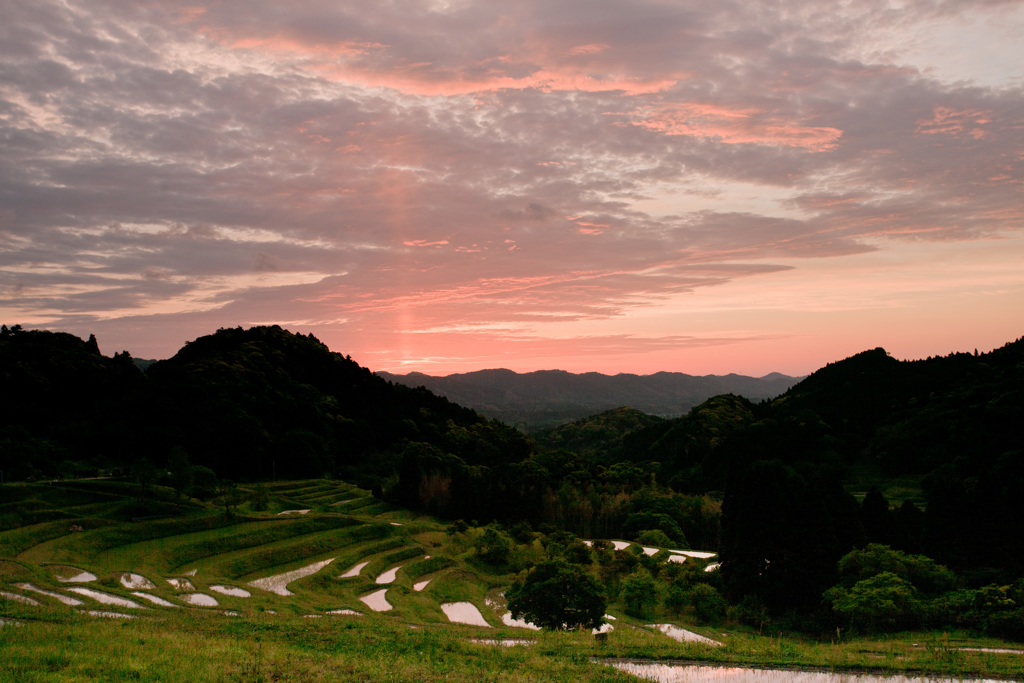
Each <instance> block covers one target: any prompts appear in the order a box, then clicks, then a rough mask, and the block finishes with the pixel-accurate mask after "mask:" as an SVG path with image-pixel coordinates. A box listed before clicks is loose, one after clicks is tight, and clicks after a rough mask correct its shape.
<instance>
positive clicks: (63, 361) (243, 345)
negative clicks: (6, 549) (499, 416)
mask: <svg viewBox="0 0 1024 683" xmlns="http://www.w3.org/2000/svg"><path fill="white" fill-rule="evenodd" d="M0 381H2V382H3V385H4V387H5V389H6V391H5V393H4V410H3V411H2V412H0V443H2V444H3V445H4V448H3V449H2V450H0V469H2V470H3V471H4V472H5V473H6V474H7V477H8V478H9V479H11V478H13V479H25V478H28V477H34V478H39V477H48V478H54V477H60V476H63V475H65V474H72V473H73V471H74V470H75V469H76V468H77V469H79V470H81V471H82V472H88V471H93V472H94V473H95V471H98V470H100V469H103V470H109V469H111V468H119V469H127V468H129V467H131V466H133V465H135V464H137V463H139V462H140V461H141V460H147V461H149V462H151V463H152V464H155V465H157V466H160V467H163V466H165V465H166V463H168V462H169V461H170V459H171V456H172V454H173V453H178V454H184V456H185V457H187V458H188V459H189V460H190V462H191V463H192V464H194V465H202V466H204V467H208V468H210V469H212V470H213V471H214V472H216V473H217V474H218V475H220V476H221V477H227V478H230V479H234V480H240V481H252V480H259V479H271V478H278V477H297V476H319V475H323V474H335V475H339V476H341V475H344V476H350V477H352V478H353V479H355V480H357V481H359V482H361V483H363V484H365V485H366V486H367V487H368V488H372V487H374V486H377V487H378V488H379V487H380V486H381V485H382V483H383V481H384V480H385V479H387V478H388V477H391V476H393V475H394V474H395V473H396V471H397V467H398V463H399V462H400V460H401V457H402V451H403V449H405V448H406V446H407V445H408V444H409V443H422V444H425V445H427V446H430V447H434V448H440V449H442V450H444V451H445V452H449V453H452V454H454V455H456V456H459V457H463V456H464V457H467V458H470V459H472V458H474V457H475V458H485V457H486V456H485V455H484V454H486V453H489V452H496V451H498V450H500V452H501V453H502V456H501V457H502V458H505V459H510V460H514V459H517V458H518V459H522V458H524V457H526V456H527V455H528V454H529V452H530V449H531V446H530V444H529V443H528V442H527V441H526V440H525V438H523V437H522V435H520V434H519V433H518V432H515V431H514V430H512V429H511V428H507V427H505V426H504V425H501V424H500V423H496V422H488V421H487V420H485V419H484V418H482V417H481V416H479V415H477V414H476V413H475V412H474V411H472V410H469V409H467V408H462V407H460V406H457V405H455V404H453V403H451V402H449V401H448V400H446V399H444V398H441V397H438V396H435V395H433V394H431V393H430V392H428V391H426V390H423V389H411V388H408V387H405V386H402V385H392V384H390V383H388V382H387V381H385V380H383V379H381V378H379V377H377V376H375V375H374V374H373V373H371V372H370V371H368V370H366V369H365V368H362V367H360V366H359V365H358V364H357V363H356V362H355V361H353V360H352V359H351V358H347V357H345V356H342V355H341V354H338V353H334V352H331V351H330V350H329V349H328V348H327V347H326V346H324V345H323V344H322V343H320V342H319V341H318V340H317V339H316V338H315V337H313V336H312V335H310V336H303V335H294V334H291V333H289V332H287V331H285V330H282V329H281V328H279V327H254V328H251V329H248V330H243V329H241V328H235V329H222V330H219V331H217V332H216V333H215V334H212V335H208V336H206V337H200V338H199V339H196V340H195V341H192V342H189V343H188V344H186V345H185V346H184V347H183V348H182V349H181V350H180V351H179V352H178V353H177V354H176V355H175V356H174V357H173V358H170V359H168V360H163V361H159V362H156V363H154V364H152V365H151V366H149V368H148V369H147V370H146V372H145V373H143V372H141V371H140V370H139V369H138V368H137V367H136V366H135V364H134V363H133V362H132V359H131V356H130V355H129V354H128V353H127V352H124V353H121V354H115V355H114V357H113V358H108V357H105V356H103V355H101V354H100V352H99V348H98V345H97V342H96V340H95V339H94V338H91V339H90V340H89V341H82V340H81V339H78V338H77V337H74V336H72V335H69V334H63V333H52V332H46V331H36V330H32V331H29V330H22V329H20V328H18V327H14V328H11V329H10V330H8V329H7V328H6V327H4V328H3V333H2V334H0Z"/></svg>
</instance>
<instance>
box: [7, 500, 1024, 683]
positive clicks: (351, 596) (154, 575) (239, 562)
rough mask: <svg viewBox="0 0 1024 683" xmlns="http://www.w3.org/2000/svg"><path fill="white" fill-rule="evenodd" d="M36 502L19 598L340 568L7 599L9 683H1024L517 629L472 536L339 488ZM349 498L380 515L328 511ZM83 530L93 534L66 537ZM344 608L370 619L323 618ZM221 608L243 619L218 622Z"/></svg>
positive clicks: (815, 656)
mask: <svg viewBox="0 0 1024 683" xmlns="http://www.w3.org/2000/svg"><path fill="white" fill-rule="evenodd" d="M83 487H84V488H85V489H86V492H85V493H83ZM96 487H97V491H96V495H97V496H101V494H102V496H101V497H105V496H109V495H113V494H116V493H123V492H124V491H123V490H122V489H119V488H118V486H116V485H114V484H99V483H98V484H96ZM34 488H42V487H25V488H24V489H22V490H19V491H17V495H14V494H12V495H11V497H10V498H5V499H4V500H5V501H13V502H9V503H6V504H7V508H6V512H7V513H8V515H9V517H8V519H14V518H15V516H17V515H22V517H23V518H26V519H28V520H31V519H33V518H35V517H36V516H38V514H39V513H40V511H42V512H49V513H52V514H53V515H54V516H55V517H60V518H62V521H53V522H42V523H37V524H28V525H25V526H23V527H15V528H8V529H7V530H6V531H0V552H2V553H3V555H2V556H0V590H4V591H7V592H14V593H23V591H21V590H20V589H18V588H17V587H16V584H17V583H20V582H23V581H29V582H32V583H34V584H35V585H36V586H39V587H41V588H44V589H46V590H51V591H55V592H61V593H64V592H65V589H66V588H67V585H66V584H60V583H59V582H57V581H56V580H55V578H54V576H53V573H52V569H50V568H49V567H48V565H50V564H71V565H74V566H76V567H80V568H83V569H88V570H90V571H92V572H94V573H96V574H97V575H98V576H99V581H98V582H96V583H93V584H89V586H90V587H93V588H96V589H99V590H104V591H106V592H109V593H114V594H117V595H120V596H122V597H131V596H130V591H128V590H126V589H124V588H123V587H122V586H121V585H120V583H119V582H118V578H119V577H120V575H121V572H123V571H138V572H139V573H142V574H143V575H145V576H147V577H149V578H150V579H151V580H153V581H154V583H156V584H157V588H156V589H155V590H153V591H150V592H151V593H152V594H154V595H158V596H160V597H163V598H165V599H167V600H170V601H172V602H178V596H177V594H176V593H175V591H174V589H173V588H172V587H171V586H170V585H169V584H168V583H167V582H166V581H164V579H165V578H168V577H172V576H175V575H177V573H179V572H181V571H183V570H185V569H186V568H196V569H198V570H199V571H198V572H197V574H196V575H195V576H193V577H191V580H192V582H193V583H194V584H195V586H196V589H197V590H198V591H200V592H209V590H208V587H209V586H210V585H215V584H228V585H237V586H241V585H244V584H245V583H246V582H248V581H249V580H252V579H253V578H257V577H263V576H269V575H273V574H277V573H281V572H283V571H287V570H290V569H295V568H298V567H302V566H306V565H308V564H310V563H311V562H313V561H316V560H321V559H327V558H330V557H334V558H335V560H334V562H332V563H331V564H330V565H328V566H327V567H326V568H325V569H324V570H323V571H321V572H320V573H318V574H315V575H313V576H308V577H305V578H303V579H300V580H298V581H295V582H293V583H292V584H291V585H290V586H289V588H290V590H292V591H293V592H294V595H292V596H289V597H281V596H277V595H273V594H270V593H267V592H265V591H261V590H258V589H252V597H251V598H236V597H229V596H223V595H220V594H216V593H210V594H211V595H215V596H216V598H217V600H218V601H219V602H220V605H219V607H217V608H211V609H202V608H186V607H181V608H177V609H172V608H151V609H146V610H144V611H141V612H139V614H140V617H141V618H138V619H135V620H132V621H122V620H108V619H97V618H94V617H90V616H87V615H85V614H83V613H81V611H80V610H84V609H105V610H109V609H114V608H107V607H102V606H100V605H97V604H95V603H91V604H89V605H86V606H83V607H81V608H77V610H76V609H73V608H69V607H65V606H63V605H60V604H58V603H57V602H56V601H54V600H52V599H50V598H47V597H44V596H39V595H35V594H31V593H23V594H25V595H31V596H32V597H34V598H36V599H37V600H38V601H39V602H40V603H41V604H40V605H38V606H30V605H23V604H20V603H18V602H15V601H12V600H5V599H0V619H3V620H5V621H8V622H9V621H15V622H18V623H19V624H20V625H12V624H10V623H8V624H6V625H3V626H0V661H2V662H3V663H4V665H3V666H2V667H0V681H8V680H10V681H37V680H38V681H76V680H83V681H84V680H96V679H98V678H102V679H103V680H109V681H122V680H123V681H129V680H131V681H138V680H161V681H196V680H204V681H274V680H304V681H414V680H415V681H418V682H422V681H432V680H455V681H487V680H509V681H540V680H544V681H563V680H565V681H570V680H572V681H627V680H636V679H633V678H631V677H629V676H627V675H625V674H621V673H617V672H615V671H613V670H612V669H610V668H608V667H604V666H601V665H598V664H595V663H593V662H592V661H591V659H592V658H598V659H600V658H611V657H636V658H658V659H695V660H703V661H720V662H731V663H739V664H747V665H756V664H762V665H773V666H791V667H826V668H834V669H840V670H888V671H907V672H933V673H944V674H949V675H964V674H966V675H969V676H970V675H973V676H977V675H984V676H987V677H1002V678H1017V679H1019V678H1021V677H1022V675H1024V657H1022V656H1019V655H999V654H985V653H975V652H961V651H959V650H957V649H956V647H957V646H959V645H965V644H971V645H982V644H993V645H999V644H998V643H983V642H980V641H973V642H968V641H962V642H961V641H958V640H957V639H956V636H953V637H952V638H951V637H949V636H938V635H932V636H929V635H927V634H909V635H907V636H906V637H894V638H892V639H888V640H882V641H875V640H863V639H855V640H851V641H846V640H845V639H844V640H843V642H838V643H815V642H803V641H800V640H798V639H793V638H785V639H777V638H776V639H773V638H766V637H760V636H758V635H756V634H754V633H750V632H748V631H743V630H736V629H734V628H732V627H731V626H730V628H729V630H728V631H727V632H723V631H722V630H720V629H712V628H695V627H694V626H693V625H692V624H683V625H684V626H686V627H687V628H690V629H691V630H695V631H697V632H700V633H703V634H704V635H708V636H710V637H712V638H716V639H719V640H722V641H723V642H724V643H725V645H724V647H721V648H709V647H707V646H703V645H697V644H689V645H685V644H679V643H676V642H675V641H673V640H671V639H669V638H668V637H666V636H664V635H662V634H660V633H657V632H654V631H653V630H651V629H650V628H646V627H645V624H646V623H650V622H652V621H667V619H666V618H665V617H663V616H656V615H650V616H649V617H648V619H647V620H639V621H638V620H635V619H631V618H629V617H627V616H626V615H625V614H624V612H623V611H622V610H621V609H619V608H618V606H612V607H611V608H610V611H611V612H612V613H613V614H615V615H616V616H617V617H619V619H618V620H617V621H616V622H615V624H616V630H615V631H614V632H613V633H612V634H611V636H610V638H609V639H608V641H607V642H606V643H598V642H596V641H595V640H594V639H593V638H592V637H591V636H590V634H589V633H578V632H577V633H537V632H533V631H525V630H522V629H514V628H507V627H505V626H504V625H503V624H502V622H501V619H500V613H499V612H498V611H496V610H495V609H493V608H491V607H489V606H488V601H487V598H491V599H492V600H493V598H495V597H496V596H497V595H498V594H499V593H500V591H501V590H502V589H503V588H504V587H505V586H506V585H507V584H508V582H509V580H510V579H511V577H510V576H509V575H495V574H493V573H491V572H490V571H489V570H488V568H487V567H485V566H482V565H480V564H479V563H478V562H476V561H475V559H474V557H473V554H472V550H471V547H472V534H473V532H472V531H471V532H470V533H469V534H460V535H456V536H451V535H449V534H447V533H445V530H444V525H442V524H441V523H439V522H437V521H434V520H431V519H429V518H426V517H423V516H419V515H416V514H414V513H411V512H408V511H404V510H395V509H393V508H391V507H390V506H384V505H380V504H377V503H375V502H373V500H372V498H369V496H368V495H367V493H366V492H365V491H359V490H357V489H354V488H353V487H351V486H349V485H347V484H342V483H339V482H292V483H285V484H278V485H273V486H269V487H268V492H269V493H270V495H271V508H270V510H268V511H267V512H263V513H257V512H255V511H252V510H248V509H247V508H246V507H245V506H242V507H241V508H240V509H239V510H238V511H237V517H236V519H234V520H231V521H228V520H225V519H224V515H223V512H222V511H220V510H216V509H211V508H205V507H202V506H193V507H191V508H185V509H184V510H183V512H182V513H181V514H180V515H179V516H176V517H173V518H168V519H154V520H143V521H138V522H119V521H116V520H117V519H118V515H119V514H120V508H119V507H117V506H111V504H110V503H109V502H105V503H104V505H102V506H96V505H93V506H91V507H90V506H89V505H87V504H86V503H88V502H90V501H89V496H88V495H87V493H88V488H89V487H88V486H87V485H86V483H84V482H83V483H76V487H75V491H74V492H73V494H72V495H71V497H70V498H69V502H71V503H72V504H70V505H68V506H66V507H61V505H60V502H61V501H60V496H59V495H57V494H56V493H55V487H46V490H45V491H39V492H38V495H37V492H35V491H34V490H33V489H34ZM4 494H5V496H6V494H7V492H6V491H4ZM157 495H159V494H157ZM350 498H356V499H358V501H359V502H360V503H362V502H364V501H368V502H369V503H370V504H369V505H362V506H360V505H355V506H349V505H345V506H336V505H332V503H335V502H337V501H341V500H348V499H350ZM33 501H34V502H33ZM128 502H130V501H125V503H126V504H127V503H128ZM296 506H298V507H301V509H306V508H309V509H311V510H313V511H312V512H310V513H309V514H308V515H306V516H301V517H281V516H278V515H277V514H276V512H280V511H282V510H285V509H294V508H295V507H296ZM339 507H342V508H345V509H344V510H343V511H342V510H339ZM25 513H31V514H25ZM391 522H400V525H398V524H392V523H391ZM72 524H77V525H79V526H81V527H82V528H83V529H85V530H84V531H81V532H77V531H75V532H72V531H69V529H70V526H71V525H72ZM425 555H430V556H431V558H430V559H426V558H425ZM2 558H6V559H2ZM362 561H369V563H370V564H369V565H368V566H367V567H366V568H365V569H364V570H363V572H362V573H361V574H360V576H358V577H355V578H349V579H340V578H339V576H340V575H341V574H342V573H343V572H345V571H347V570H348V569H349V568H350V567H352V566H353V565H354V564H356V563H357V562H362ZM398 565H401V567H402V568H401V569H400V570H399V571H398V574H397V579H396V581H395V582H394V583H393V584H389V586H388V594H387V599H388V601H389V602H390V603H391V604H392V605H394V609H393V610H392V611H390V612H386V613H381V614H376V613H373V612H371V611H370V610H368V609H367V608H366V606H365V605H364V604H363V603H361V602H360V601H359V597H360V596H364V595H367V594H368V593H371V592H374V591H376V590H378V589H380V588H381V587H382V586H378V585H377V584H376V583H375V581H374V578H375V577H376V576H377V575H378V574H380V573H381V572H383V571H385V570H386V569H390V568H392V567H395V566H398ZM425 578H430V579H431V582H430V584H429V585H428V586H427V588H426V589H425V590H423V591H415V590H414V589H413V583H415V582H416V581H419V580H422V579H425ZM457 601H468V602H472V603H473V604H475V605H476V606H477V607H478V608H480V610H481V612H482V613H483V615H484V617H485V619H486V620H487V621H488V622H489V623H490V624H491V628H482V627H471V626H463V625H457V624H450V623H449V622H448V620H447V618H446V617H445V616H444V614H443V612H442V611H441V609H440V604H441V603H442V602H457ZM341 608H348V609H354V610H357V611H359V612H361V613H362V616H358V617H352V616H335V615H326V614H325V612H326V611H328V610H333V609H341ZM224 610H232V611H236V612H238V613H239V614H240V616H238V617H229V616H225V615H224V614H223V611H224ZM271 610H272V611H273V612H276V614H272V613H270V611H271ZM117 611H130V610H117ZM309 615H318V618H308V617H309ZM471 638H487V639H499V638H520V639H522V638H526V639H529V640H531V641H533V642H534V645H533V646H531V647H515V648H502V647H496V646H493V645H481V644H475V643H473V642H471V640H470V639H471ZM55 643H61V644H62V645H61V647H55V645H54V644H55ZM1004 646H1005V645H1004Z"/></svg>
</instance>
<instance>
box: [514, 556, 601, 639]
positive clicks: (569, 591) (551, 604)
mask: <svg viewBox="0 0 1024 683" xmlns="http://www.w3.org/2000/svg"><path fill="white" fill-rule="evenodd" d="M505 595H506V596H507V597H508V608H509V611H510V612H512V616H513V617H514V618H516V619H522V618H525V619H526V620H527V621H530V622H533V623H534V624H537V625H538V626H541V627H543V628H549V629H555V630H561V629H572V628H578V627H585V628H596V627H598V626H600V624H601V620H602V619H603V617H604V612H605V608H606V607H607V600H606V599H605V596H604V591H603V590H602V588H601V585H600V584H599V583H598V581H597V579H596V578H594V576H593V575H592V574H591V573H590V572H588V571H587V570H586V568H584V567H582V566H580V565H577V564H569V563H568V562H566V561H564V560H562V559H555V560H548V561H546V562H542V563H541V564H538V565H536V566H535V567H533V568H532V569H530V570H529V571H528V572H527V573H526V574H525V575H521V576H520V577H519V578H518V579H516V581H515V582H513V583H512V585H511V586H510V587H509V589H508V590H507V591H506V592H505Z"/></svg>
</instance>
